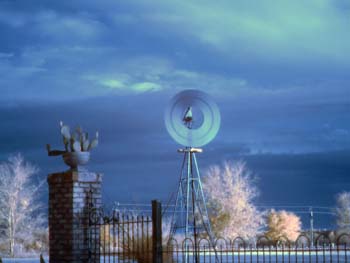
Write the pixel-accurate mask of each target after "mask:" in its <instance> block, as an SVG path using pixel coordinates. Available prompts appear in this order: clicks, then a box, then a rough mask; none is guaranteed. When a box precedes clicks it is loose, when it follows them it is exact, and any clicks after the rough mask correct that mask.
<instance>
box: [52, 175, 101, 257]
mask: <svg viewBox="0 0 350 263" xmlns="http://www.w3.org/2000/svg"><path fill="white" fill-rule="evenodd" d="M47 181H48V184H49V238H50V263H68V262H69V263H83V262H84V263H86V262H91V263H97V262H98V263H99V262H100V261H99V255H95V254H94V253H90V249H89V247H96V244H91V241H92V242H96V241H98V238H91V231H90V229H89V216H88V210H89V207H90V206H91V205H92V206H93V207H94V208H99V207H100V206H101V181H102V176H101V175H100V174H97V173H91V172H88V171H76V170H69V171H66V172H63V173H54V174H50V175H49V176H48V178H47ZM93 235H94V236H96V235H97V236H98V235H99V229H97V232H96V229H94V232H93Z"/></svg>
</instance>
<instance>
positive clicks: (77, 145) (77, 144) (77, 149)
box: [73, 141, 81, 152]
mask: <svg viewBox="0 0 350 263" xmlns="http://www.w3.org/2000/svg"><path fill="white" fill-rule="evenodd" d="M73 150H74V152H81V145H80V142H78V141H76V142H74V143H73Z"/></svg>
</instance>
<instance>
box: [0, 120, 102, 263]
mask: <svg viewBox="0 0 350 263" xmlns="http://www.w3.org/2000/svg"><path fill="white" fill-rule="evenodd" d="M60 130H61V135H62V136H63V145H64V148H65V150H64V151H60V150H51V149H50V145H47V151H48V154H49V156H56V155H61V154H64V153H67V152H81V151H83V152H87V151H90V150H91V149H93V148H96V147H97V145H98V137H99V133H98V132H96V138H95V139H93V140H92V141H90V140H89V139H88V138H89V134H88V133H87V132H84V131H83V129H82V128H81V127H80V126H78V127H77V128H76V129H75V131H74V132H71V131H70V128H69V126H68V125H65V124H64V123H63V122H62V121H60ZM0 263H1V262H0Z"/></svg>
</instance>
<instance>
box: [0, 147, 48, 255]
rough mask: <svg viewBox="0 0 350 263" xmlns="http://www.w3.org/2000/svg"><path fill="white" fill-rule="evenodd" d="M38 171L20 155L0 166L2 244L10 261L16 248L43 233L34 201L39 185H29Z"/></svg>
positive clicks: (37, 204) (36, 201)
mask: <svg viewBox="0 0 350 263" xmlns="http://www.w3.org/2000/svg"><path fill="white" fill-rule="evenodd" d="M37 171H38V170H37V168H36V167H35V166H33V165H31V164H30V163H27V162H25V161H24V159H23V157H22V156H21V155H20V154H19V155H16V156H13V157H10V158H9V160H8V162H5V163H2V164H0V222H1V224H0V225H1V240H2V242H6V243H5V245H6V247H7V249H8V251H9V255H10V256H12V257H14V256H15V252H16V248H18V249H20V248H21V247H23V246H30V245H31V243H33V242H34V240H33V236H34V235H35V233H37V231H39V230H42V229H43V223H44V222H45V221H44V217H43V214H42V213H40V203H39V202H38V200H37V199H36V198H37V197H38V193H39V189H40V186H41V185H42V183H38V184H34V183H33V182H32V179H33V178H32V177H33V175H35V173H36V172H37ZM3 245H4V244H3Z"/></svg>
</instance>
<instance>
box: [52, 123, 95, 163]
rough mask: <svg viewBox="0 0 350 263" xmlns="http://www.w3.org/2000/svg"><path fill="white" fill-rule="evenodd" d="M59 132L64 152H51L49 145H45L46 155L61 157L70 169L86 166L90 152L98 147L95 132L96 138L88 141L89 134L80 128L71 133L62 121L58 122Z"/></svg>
mask: <svg viewBox="0 0 350 263" xmlns="http://www.w3.org/2000/svg"><path fill="white" fill-rule="evenodd" d="M60 131H61V135H62V137H63V144H64V150H51V146H50V144H47V145H46V148H47V153H48V155H49V156H58V155H62V157H63V161H64V162H65V163H66V164H67V165H68V166H70V167H71V169H77V168H78V167H79V166H81V165H85V164H87V163H88V161H89V159H90V151H91V150H92V149H93V148H95V147H97V145H98V138H99V133H98V132H96V137H95V138H94V139H92V140H91V141H90V140H89V134H88V133H87V132H84V131H83V129H82V128H81V127H80V126H78V127H77V128H76V129H75V131H74V132H71V130H70V128H69V126H68V125H65V124H63V122H62V121H61V122H60Z"/></svg>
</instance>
